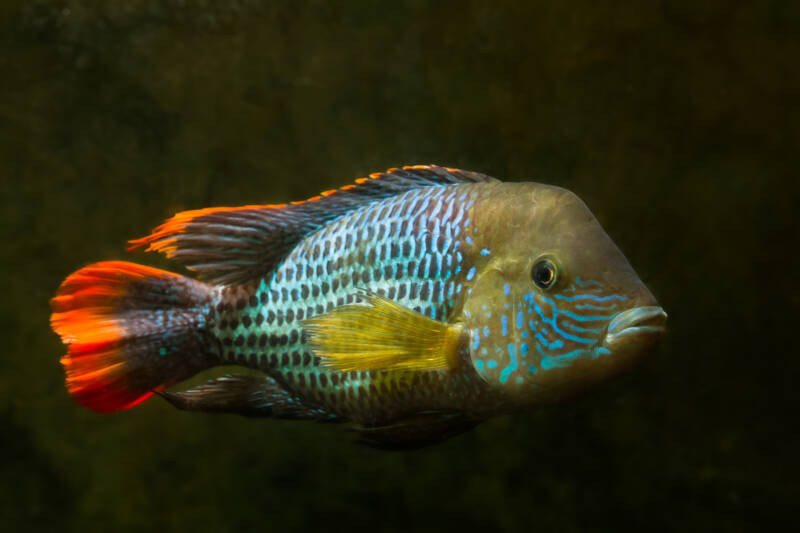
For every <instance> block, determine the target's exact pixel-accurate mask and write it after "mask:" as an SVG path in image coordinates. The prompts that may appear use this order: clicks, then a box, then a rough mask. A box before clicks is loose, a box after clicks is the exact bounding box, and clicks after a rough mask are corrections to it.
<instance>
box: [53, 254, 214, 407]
mask: <svg viewBox="0 0 800 533" xmlns="http://www.w3.org/2000/svg"><path fill="white" fill-rule="evenodd" d="M51 306H52V309H53V314H52V316H51V318H50V323H51V325H52V327H53V330H55V332H56V333H58V334H59V335H60V336H61V340H62V341H63V342H64V343H65V344H67V345H68V351H67V354H66V355H65V356H64V357H63V358H62V359H61V363H62V364H63V365H64V369H65V371H66V374H67V389H68V390H69V393H70V394H71V395H72V397H73V398H75V400H76V401H77V402H78V403H79V404H81V405H83V406H84V407H88V408H90V409H93V410H95V411H98V412H101V413H109V412H113V411H118V410H121V409H127V408H129V407H133V406H134V405H136V404H138V403H140V402H143V401H144V400H146V399H147V398H149V397H150V396H152V395H153V392H154V391H158V390H163V389H164V388H166V387H168V386H170V385H173V384H175V383H178V382H179V381H183V380H184V379H187V378H189V377H191V376H192V375H194V374H195V373H197V372H199V371H201V370H204V369H206V368H209V367H211V366H213V365H214V364H217V363H218V356H217V355H216V353H217V350H216V343H215V341H214V339H213V338H212V337H211V335H210V334H209V333H208V332H207V328H206V322H207V320H208V318H209V316H210V314H211V312H212V294H211V290H210V287H209V286H208V285H205V284H203V283H201V282H199V281H195V280H193V279H191V278H187V277H184V276H180V275H177V274H173V273H171V272H166V271H164V270H158V269H155V268H150V267H146V266H142V265H137V264H135V263H127V262H123V261H108V262H102V263H95V264H93V265H89V266H87V267H85V268H82V269H80V270H78V271H77V272H75V273H73V274H71V275H70V276H69V277H67V279H65V280H64V282H63V283H62V284H61V286H60V287H59V289H58V292H57V293H56V296H55V298H53V299H52V300H51Z"/></svg>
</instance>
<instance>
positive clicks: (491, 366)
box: [486, 359, 497, 368]
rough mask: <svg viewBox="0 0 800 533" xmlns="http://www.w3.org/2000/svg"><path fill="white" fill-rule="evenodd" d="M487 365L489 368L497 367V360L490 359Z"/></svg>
mask: <svg viewBox="0 0 800 533" xmlns="http://www.w3.org/2000/svg"><path fill="white" fill-rule="evenodd" d="M486 366H488V367H489V368H497V361H495V360H494V359H489V361H488V362H487V363H486Z"/></svg>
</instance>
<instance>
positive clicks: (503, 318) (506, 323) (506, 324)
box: [500, 315, 508, 337]
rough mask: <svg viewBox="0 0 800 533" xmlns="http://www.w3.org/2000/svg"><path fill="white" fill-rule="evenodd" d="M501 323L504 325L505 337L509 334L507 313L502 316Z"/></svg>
mask: <svg viewBox="0 0 800 533" xmlns="http://www.w3.org/2000/svg"><path fill="white" fill-rule="evenodd" d="M500 323H501V324H502V326H503V337H505V336H506V335H508V317H507V316H506V315H503V316H501V317H500Z"/></svg>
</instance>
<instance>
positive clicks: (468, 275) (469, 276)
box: [467, 267, 475, 281]
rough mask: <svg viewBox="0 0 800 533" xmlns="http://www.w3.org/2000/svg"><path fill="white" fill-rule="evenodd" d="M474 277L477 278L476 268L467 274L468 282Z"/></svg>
mask: <svg viewBox="0 0 800 533" xmlns="http://www.w3.org/2000/svg"><path fill="white" fill-rule="evenodd" d="M474 277H475V267H472V268H470V269H469V271H468V272H467V281H469V280H471V279H472V278H474Z"/></svg>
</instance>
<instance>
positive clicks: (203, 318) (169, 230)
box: [51, 166, 666, 448]
mask: <svg viewBox="0 0 800 533" xmlns="http://www.w3.org/2000/svg"><path fill="white" fill-rule="evenodd" d="M131 243H132V246H131V248H132V249H134V248H146V249H147V250H152V251H159V252H162V253H164V254H166V256H167V257H169V258H170V259H173V260H175V261H177V262H178V263H181V264H182V265H184V266H185V267H187V268H188V269H189V270H191V271H193V272H195V273H196V274H197V276H198V278H199V280H195V279H191V278H188V277H184V276H180V275H177V274H172V273H169V272H165V271H162V270H157V269H154V268H150V267H146V266H142V265H137V264H134V263H126V262H118V261H112V262H102V263H95V264H92V265H89V266H87V267H85V268H82V269H80V270H78V271H77V272H75V273H73V274H72V275H70V276H69V277H67V279H66V280H64V282H63V283H62V285H61V286H60V288H59V289H58V292H57V294H56V296H55V298H53V300H52V308H53V314H52V319H51V321H52V326H53V329H54V330H55V331H56V332H57V333H58V334H59V335H60V336H61V338H62V340H63V342H64V343H65V344H67V346H68V353H67V354H66V355H65V356H64V357H63V358H62V360H61V362H62V364H63V365H64V368H65V370H66V375H67V378H66V381H67V388H68V390H69V392H70V394H71V395H72V396H73V397H74V398H75V400H76V401H77V402H78V403H79V404H81V405H83V406H86V407H89V408H91V409H94V410H96V411H100V412H111V411H116V410H120V409H126V408H128V407H132V406H133V405H136V404H137V403H139V402H141V401H143V400H145V399H147V398H149V397H150V396H152V395H153V394H154V393H157V394H160V395H161V396H163V397H164V398H166V399H167V400H168V401H169V402H171V403H172V404H173V405H175V406H176V407H178V408H181V409H185V410H191V411H206V412H230V413H240V414H245V415H251V416H266V417H275V418H288V419H303V420H317V421H331V422H351V423H353V424H355V425H356V427H357V428H358V430H359V431H360V432H361V438H362V441H364V442H366V443H368V444H371V445H374V446H379V447H385V448H410V447H418V446H423V445H426V444H431V443H434V442H437V441H441V440H443V439H446V438H449V437H451V436H453V435H456V434H458V433H460V432H463V431H466V430H467V429H470V428H472V427H473V426H475V425H476V424H478V423H480V422H481V421H483V420H486V419H487V418H490V417H492V416H496V415H500V414H507V413H512V412H515V411H519V410H523V409H530V408H532V407H535V406H537V405H540V404H542V403H544V402H549V401H553V400H555V399H559V398H562V397H564V396H566V395H568V394H570V393H573V392H575V391H578V390H582V389H585V388H586V387H589V386H591V385H593V384H595V383H599V382H602V381H605V380H607V379H609V378H612V377H614V376H616V375H618V374H619V373H620V372H622V371H623V370H625V369H626V368H628V367H630V366H631V365H632V364H633V363H635V362H636V361H637V360H638V359H640V358H641V357H642V356H643V355H644V354H645V353H646V352H648V351H649V350H650V349H651V348H652V347H653V345H654V343H655V342H656V341H657V340H658V339H659V338H660V337H661V336H662V334H663V332H664V322H665V319H666V314H665V313H664V311H663V310H662V309H661V307H659V306H658V304H657V303H656V300H655V298H654V297H653V295H652V294H651V293H650V291H649V290H648V289H647V287H645V285H644V284H643V283H642V282H641V281H640V280H639V278H638V276H637V275H636V273H635V272H634V271H633V269H632V268H631V266H630V265H629V264H628V261H627V260H626V259H625V257H624V256H623V255H622V253H621V252H620V251H619V249H618V248H617V247H616V246H615V245H614V243H613V242H612V241H611V239H610V238H609V237H608V235H606V233H605V232H604V231H603V229H602V228H601V227H600V224H598V222H597V220H596V219H595V218H594V216H592V214H591V212H590V211H589V209H588V208H587V207H586V205H584V203H583V202H582V201H581V200H580V199H579V198H578V197H577V196H575V195H574V194H572V193H571V192H569V191H566V190H564V189H561V188H558V187H552V186H549V185H542V184H538V183H503V182H500V181H498V180H495V179H493V178H490V177H488V176H485V175H483V174H478V173H474V172H466V171H463V170H457V169H450V168H442V167H437V166H413V167H403V168H402V169H396V168H395V169H390V170H388V171H387V172H385V173H376V174H372V175H370V177H369V178H363V179H359V180H356V183H355V184H354V185H348V186H346V187H343V188H341V189H338V190H333V191H326V192H324V193H322V194H321V195H320V196H317V197H314V198H311V199H309V200H307V201H305V202H294V203H291V204H287V205H249V206H244V207H220V208H209V209H199V210H195V211H186V212H182V213H178V214H177V215H175V216H174V217H172V218H171V219H169V220H168V221H167V222H165V223H164V224H163V225H162V226H160V227H158V228H156V229H155V230H154V231H153V233H152V234H151V235H149V236H147V237H144V238H142V239H138V240H134V241H131ZM231 364H236V365H241V366H244V367H248V368H252V369H257V370H259V371H261V372H262V373H263V374H262V375H259V376H255V375H226V376H224V377H220V378H218V379H215V380H212V381H210V382H208V383H206V384H204V385H201V386H199V387H197V388H195V389H192V390H186V391H182V392H166V388H167V387H170V386H172V385H175V384H176V383H179V382H181V381H183V380H185V379H187V378H189V377H191V376H192V375H194V374H196V373H197V372H200V371H202V370H205V369H208V368H210V367H213V366H216V365H231Z"/></svg>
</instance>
